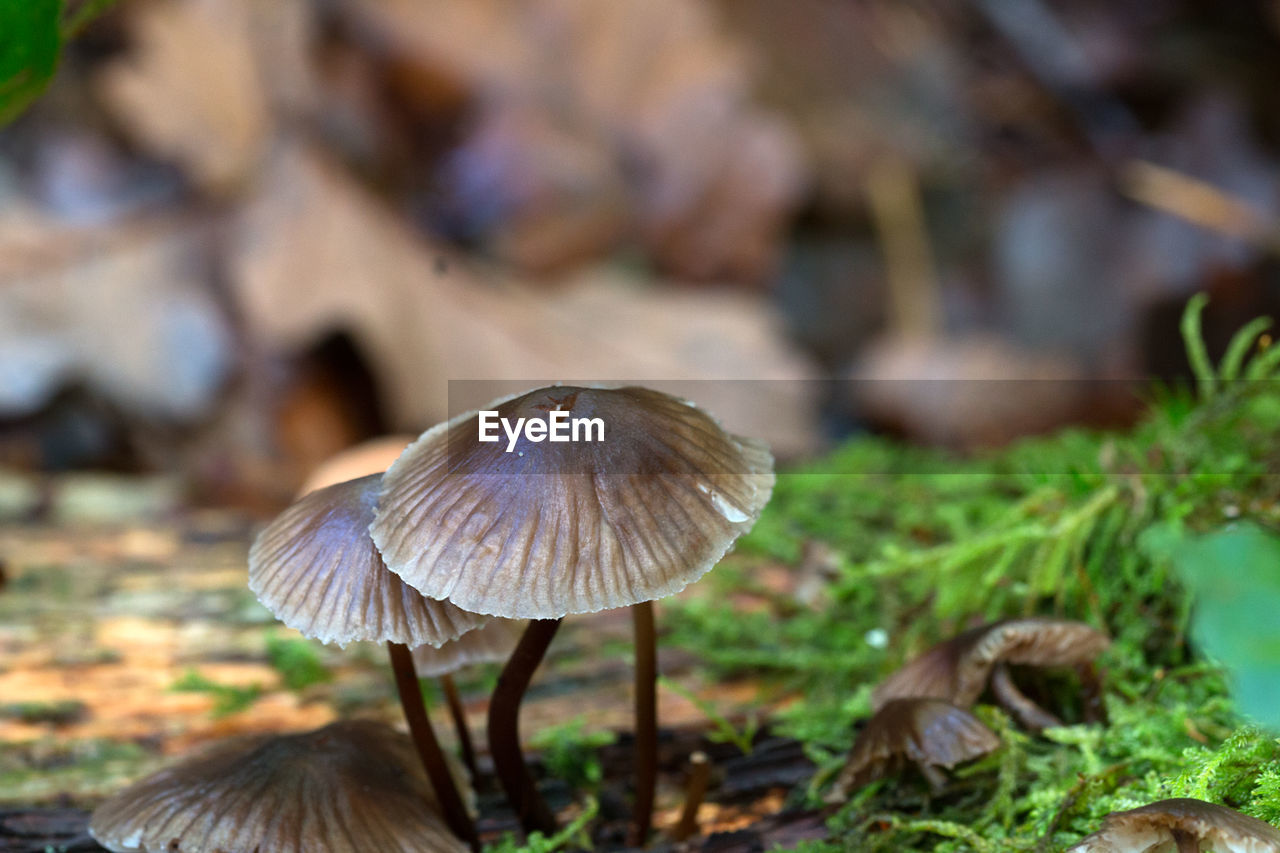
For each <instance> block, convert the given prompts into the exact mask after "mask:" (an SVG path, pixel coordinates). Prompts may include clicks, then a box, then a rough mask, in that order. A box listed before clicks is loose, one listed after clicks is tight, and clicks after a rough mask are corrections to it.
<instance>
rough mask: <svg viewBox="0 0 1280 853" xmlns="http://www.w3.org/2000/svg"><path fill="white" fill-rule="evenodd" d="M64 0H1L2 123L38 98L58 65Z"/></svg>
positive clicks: (0, 86) (0, 87)
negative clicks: (60, 25)
mask: <svg viewBox="0 0 1280 853" xmlns="http://www.w3.org/2000/svg"><path fill="white" fill-rule="evenodd" d="M61 15H62V2H61V0H0V124H5V123H7V122H9V121H12V120H13V119H14V118H15V117H17V115H18V114H19V113H21V112H22V111H23V110H24V109H25V108H26V107H27V105H28V104H30V103H31V102H32V101H33V100H35V99H36V98H37V97H38V96H39V95H40V93H41V92H43V91H44V90H45V87H47V86H48V85H49V81H50V80H52V79H53V72H54V71H56V70H57V68H58V51H59V49H60V48H61V47H62V34H61V31H60V28H59V23H60V19H61Z"/></svg>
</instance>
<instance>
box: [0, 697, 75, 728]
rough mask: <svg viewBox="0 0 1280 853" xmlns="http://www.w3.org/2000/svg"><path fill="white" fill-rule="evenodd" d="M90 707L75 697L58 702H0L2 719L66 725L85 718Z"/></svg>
mask: <svg viewBox="0 0 1280 853" xmlns="http://www.w3.org/2000/svg"><path fill="white" fill-rule="evenodd" d="M88 712H89V708H88V706H86V705H85V704H84V703H83V702H80V701H77V700H75V699H64V700H61V701H57V702H7V703H4V704H0V719H4V720H18V721H20V722H23V723H51V724H53V725H55V726H65V725H69V724H71V723H74V722H77V721H79V720H82V719H84V717H85V716H86V715H87V714H88Z"/></svg>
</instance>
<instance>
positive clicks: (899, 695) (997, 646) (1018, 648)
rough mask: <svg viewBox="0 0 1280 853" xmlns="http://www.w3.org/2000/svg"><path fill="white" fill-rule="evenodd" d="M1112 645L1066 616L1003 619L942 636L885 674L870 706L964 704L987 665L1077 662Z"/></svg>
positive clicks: (974, 695) (983, 679)
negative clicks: (915, 700)
mask: <svg viewBox="0 0 1280 853" xmlns="http://www.w3.org/2000/svg"><path fill="white" fill-rule="evenodd" d="M1109 645H1111V640H1110V639H1109V638H1108V637H1107V635H1106V634H1103V633H1102V632H1101V631H1098V630H1097V629H1096V628H1093V627H1090V626H1089V625H1086V624H1084V623H1083V622H1073V621H1071V620H1067V619H1040V618H1031V619H1007V620H1004V621H1002V622H993V623H991V624H989V625H982V626H979V627H977V628H972V629H970V630H968V631H965V632H964V633H963V634H958V635H957V636H955V637H952V638H951V639H949V640H944V641H943V642H941V643H938V644H937V645H936V646H934V647H932V648H931V649H929V650H928V651H926V652H925V653H924V654H922V655H920V656H919V657H917V658H915V659H914V660H912V661H911V662H909V663H907V664H906V665H905V666H903V667H902V668H901V669H899V670H898V671H897V672H895V673H894V674H893V675H891V676H889V677H888V678H887V679H885V680H884V681H883V682H882V683H881V684H880V685H879V686H878V687H876V689H875V691H874V692H873V693H872V694H871V704H872V707H873V708H876V709H879V708H881V707H883V706H884V704H885V703H886V702H889V701H891V700H893V699H903V698H908V697H932V698H935V699H947V700H949V701H951V702H954V703H955V704H957V705H960V706H969V705H972V704H973V703H974V702H976V701H977V699H978V697H979V696H980V695H982V689H983V688H984V687H985V686H986V683H987V679H988V678H989V677H990V675H991V668H992V667H994V666H995V665H996V664H997V663H1000V662H1005V663H1012V664H1021V665H1026V666H1076V665H1078V664H1083V663H1088V662H1090V661H1092V660H1094V659H1095V658H1096V657H1097V656H1098V655H1099V654H1101V653H1102V651H1103V650H1104V649H1105V648H1107V646H1109Z"/></svg>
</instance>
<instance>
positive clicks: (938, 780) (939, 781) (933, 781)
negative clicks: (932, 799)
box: [916, 761, 947, 795]
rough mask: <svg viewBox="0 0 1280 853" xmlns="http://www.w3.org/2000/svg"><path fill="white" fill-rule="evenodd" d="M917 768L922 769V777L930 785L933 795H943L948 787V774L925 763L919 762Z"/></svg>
mask: <svg viewBox="0 0 1280 853" xmlns="http://www.w3.org/2000/svg"><path fill="white" fill-rule="evenodd" d="M916 767H919V768H920V775H921V776H923V777H924V778H925V781H927V782H928V783H929V789H930V790H931V791H933V793H934V794H935V795H936V794H941V793H942V792H943V791H944V790H945V789H946V787H947V774H945V773H943V772H942V771H941V770H939V769H938V768H936V767H934V766H933V765H932V764H925V763H924V762H923V761H917V762H916Z"/></svg>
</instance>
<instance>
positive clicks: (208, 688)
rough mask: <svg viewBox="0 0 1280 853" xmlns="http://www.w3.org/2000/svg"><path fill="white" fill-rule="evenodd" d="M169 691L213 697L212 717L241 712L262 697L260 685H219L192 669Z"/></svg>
mask: <svg viewBox="0 0 1280 853" xmlns="http://www.w3.org/2000/svg"><path fill="white" fill-rule="evenodd" d="M169 689H170V690H175V691H179V692H188V693H208V694H209V695H210V696H212V697H213V700H214V702H213V715H214V716H215V717H225V716H227V715H229V714H234V713H236V712H238V711H243V710H244V709H245V708H248V707H249V706H250V705H252V704H253V703H254V702H257V701H258V698H259V697H260V696H262V685H260V684H251V685H249V686H248V687H237V686H235V685H232V684H219V683H218V682H216V681H214V680H212V679H210V678H206V677H205V676H203V675H201V674H200V673H198V672H196V671H195V670H194V669H189V670H187V671H186V672H184V673H183V674H182V677H181V678H179V679H178V680H177V681H175V682H174V683H173V684H172V685H171V686H170V687H169Z"/></svg>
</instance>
